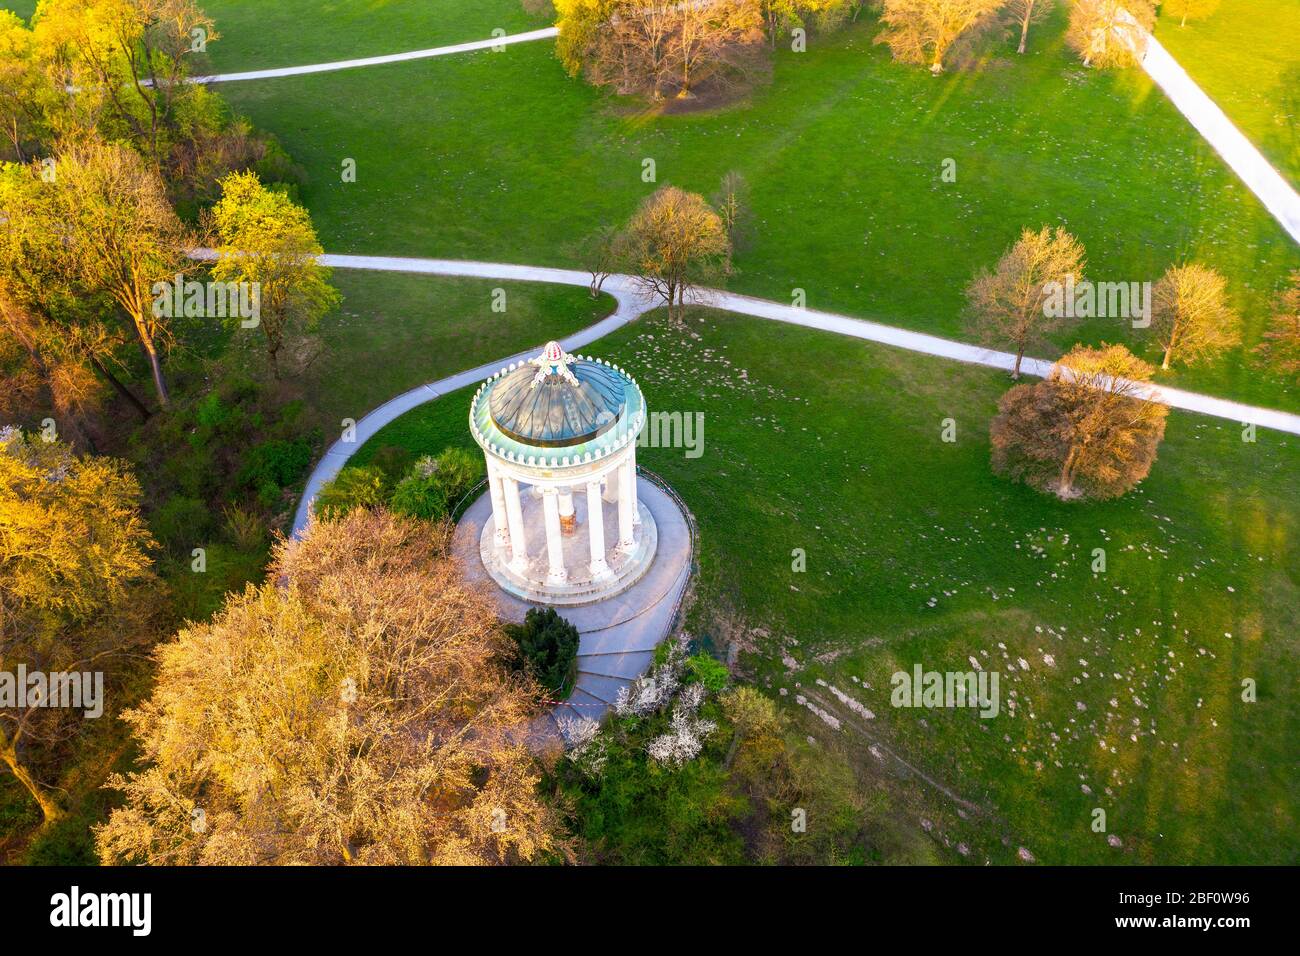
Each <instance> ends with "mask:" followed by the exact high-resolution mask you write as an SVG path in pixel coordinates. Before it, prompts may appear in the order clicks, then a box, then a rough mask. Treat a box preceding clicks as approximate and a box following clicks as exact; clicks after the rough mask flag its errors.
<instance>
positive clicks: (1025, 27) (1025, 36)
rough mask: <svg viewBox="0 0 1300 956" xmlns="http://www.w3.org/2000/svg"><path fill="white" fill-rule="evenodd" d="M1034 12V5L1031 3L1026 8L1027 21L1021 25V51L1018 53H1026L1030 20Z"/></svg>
mask: <svg viewBox="0 0 1300 956" xmlns="http://www.w3.org/2000/svg"><path fill="white" fill-rule="evenodd" d="M1033 12H1034V5H1033V4H1032V3H1031V4H1030V5H1029V6H1028V7H1026V8H1025V19H1024V20H1023V21H1021V24H1020V49H1018V50H1016V52H1017V53H1024V52H1025V41H1026V40H1027V39H1028V38H1029V18H1030V16H1031V15H1032V14H1033Z"/></svg>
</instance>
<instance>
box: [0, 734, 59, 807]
mask: <svg viewBox="0 0 1300 956" xmlns="http://www.w3.org/2000/svg"><path fill="white" fill-rule="evenodd" d="M0 760H3V761H4V763H5V766H7V767H8V768H9V770H10V772H12V773H13V775H14V776H15V777H17V778H18V782H19V783H21V784H22V785H23V787H24V788H26V790H27V792H28V793H30V794H31V795H32V799H33V800H35V801H36V803H37V805H38V806H39V807H40V808H41V815H42V816H43V817H44V818H45V822H44V823H43V824H42V826H43V827H48V826H49V825H50V824H51V823H54V822H55V821H56V820H58V819H59V817H61V816H63V808H62V807H60V806H59V805H58V804H57V803H55V802H54V801H53V800H52V799H50V796H49V795H48V794H47V793H46V792H45V791H44V790H42V789H41V785H40V784H39V783H37V782H36V778H35V777H33V776H32V775H31V774H30V773H29V772H28V770H27V768H26V767H24V766H23V765H22V762H21V761H19V759H18V753H17V751H15V750H14V748H13V745H12V744H10V745H8V746H6V747H4V748H3V749H0Z"/></svg>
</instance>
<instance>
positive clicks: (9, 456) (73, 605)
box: [0, 428, 157, 824]
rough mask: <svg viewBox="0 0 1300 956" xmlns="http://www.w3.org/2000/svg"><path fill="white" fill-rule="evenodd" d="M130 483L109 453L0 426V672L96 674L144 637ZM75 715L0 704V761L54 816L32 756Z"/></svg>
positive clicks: (55, 807)
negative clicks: (87, 451) (79, 451)
mask: <svg viewBox="0 0 1300 956" xmlns="http://www.w3.org/2000/svg"><path fill="white" fill-rule="evenodd" d="M139 504H140V486H139V484H138V483H137V482H136V480H135V477H134V476H133V475H132V474H131V472H130V470H129V468H128V466H127V465H126V464H125V463H124V462H121V461H118V460H116V459H112V458H100V457H95V456H91V455H82V456H78V455H76V454H74V453H73V451H72V449H71V448H69V447H68V446H67V445H65V444H63V443H61V442H57V441H54V442H46V441H43V440H42V441H32V440H30V439H28V438H27V437H26V436H25V435H23V434H22V432H20V431H18V430H17V429H14V428H4V429H0V671H4V672H5V673H8V674H15V673H16V672H17V669H18V668H19V667H20V666H22V667H24V668H26V669H27V670H28V672H29V673H30V672H42V673H44V674H46V675H50V674H54V673H58V672H72V671H101V672H102V671H103V670H104V669H105V667H106V665H107V664H108V663H110V662H111V661H113V660H114V659H115V658H118V657H120V656H121V655H122V654H124V653H125V652H126V651H127V650H129V649H130V648H132V647H135V646H137V645H139V644H140V643H142V642H144V641H145V640H146V639H147V638H148V635H149V633H150V631H149V628H148V626H147V624H148V619H149V617H150V614H151V608H152V600H153V594H154V593H156V591H157V584H156V582H154V581H153V579H152V577H151V573H150V567H151V562H150V559H149V556H148V553H147V552H148V550H149V549H150V548H151V547H153V546H154V542H153V540H152V538H151V537H150V536H149V532H148V529H147V528H146V526H145V524H144V521H143V519H142V518H141V517H140V508H139ZM75 716H76V715H75V714H74V713H70V712H69V711H68V710H67V709H65V708H54V707H43V706H37V705H36V704H34V703H29V704H25V705H23V706H18V705H17V703H15V705H14V706H4V705H0V762H3V763H4V765H5V766H6V767H8V768H9V770H10V772H12V773H13V774H14V776H15V777H17V778H18V780H19V781H20V782H21V783H22V785H23V786H24V787H25V788H26V789H27V791H28V792H29V793H30V794H31V795H32V798H33V799H34V800H35V801H36V802H37V804H38V805H39V806H40V808H41V811H42V813H43V815H44V818H45V822H46V823H47V824H48V823H50V822H52V821H53V820H55V819H57V818H58V817H59V816H61V815H62V812H63V811H62V807H61V806H60V804H59V801H58V800H57V799H56V798H55V797H53V796H52V795H51V794H50V793H49V791H48V789H47V788H46V787H45V786H44V785H43V784H42V783H41V782H40V781H39V779H38V771H37V769H36V768H35V767H34V766H33V764H34V762H35V761H37V760H38V759H39V757H40V756H41V755H40V754H36V753H34V752H33V747H34V745H40V746H41V747H42V748H43V749H44V750H45V751H46V754H45V755H46V756H48V751H49V750H50V749H52V748H53V747H54V746H55V745H56V744H57V743H59V742H61V741H63V740H66V739H67V738H68V737H69V736H70V735H71V734H72V733H74V732H75V729H76V722H75V719H74V717H75Z"/></svg>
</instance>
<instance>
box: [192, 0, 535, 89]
mask: <svg viewBox="0 0 1300 956" xmlns="http://www.w3.org/2000/svg"><path fill="white" fill-rule="evenodd" d="M202 7H203V10H204V11H205V12H206V13H207V14H208V16H210V17H212V19H213V20H215V21H216V24H217V32H218V33H220V34H221V39H220V40H219V41H218V42H216V43H214V44H212V47H211V49H210V51H209V53H210V56H211V59H212V65H213V67H215V68H216V69H218V70H220V71H222V72H235V71H240V70H256V69H262V68H267V67H278V66H297V65H299V64H306V63H322V62H326V61H329V60H349V59H352V58H354V57H365V56H381V55H383V54H385V53H401V52H403V51H405V50H422V49H425V48H427V47H435V46H444V45H447V44H451V43H464V42H466V41H469V40H484V39H487V38H488V37H490V36H492V31H493V30H495V29H497V28H500V29H503V30H505V31H506V33H521V32H523V31H526V30H536V29H537V28H538V27H541V26H548V25H549V22H548V20H547V19H545V18H541V17H535V16H530V15H529V14H527V13H525V12H524V9H523V7H522V5H521V4H520V3H519V0H474V2H473V3H464V2H462V0H272V2H268V0H207V2H205V3H203V4H202Z"/></svg>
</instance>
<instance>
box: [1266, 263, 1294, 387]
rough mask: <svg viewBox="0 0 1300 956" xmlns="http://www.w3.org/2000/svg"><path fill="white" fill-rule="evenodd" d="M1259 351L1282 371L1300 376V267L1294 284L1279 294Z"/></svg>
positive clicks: (1269, 362) (1291, 283)
mask: <svg viewBox="0 0 1300 956" xmlns="http://www.w3.org/2000/svg"><path fill="white" fill-rule="evenodd" d="M1255 353H1256V354H1257V355H1259V356H1260V357H1261V358H1263V359H1264V361H1265V362H1267V363H1268V364H1269V365H1271V366H1272V367H1273V368H1275V369H1277V370H1278V371H1279V372H1283V373H1285V374H1287V375H1300V269H1298V270H1296V271H1295V272H1292V273H1291V280H1290V284H1289V285H1288V286H1287V288H1286V290H1285V291H1283V292H1282V294H1281V295H1279V296H1278V299H1277V308H1276V310H1275V311H1274V312H1273V317H1272V318H1271V319H1270V320H1269V324H1268V329H1267V330H1266V331H1265V332H1264V339H1263V341H1262V342H1260V343H1259V345H1258V346H1256V348H1255Z"/></svg>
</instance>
